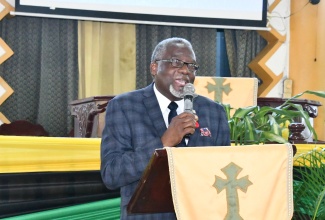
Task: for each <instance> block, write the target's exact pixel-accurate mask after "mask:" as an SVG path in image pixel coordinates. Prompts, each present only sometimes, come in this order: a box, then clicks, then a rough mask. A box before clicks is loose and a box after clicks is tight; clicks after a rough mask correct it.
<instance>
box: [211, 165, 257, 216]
mask: <svg viewBox="0 0 325 220" xmlns="http://www.w3.org/2000/svg"><path fill="white" fill-rule="evenodd" d="M221 171H222V172H223V173H224V174H225V175H226V177H227V179H222V178H221V177H219V176H215V177H216V180H215V182H214V184H213V186H214V187H215V188H216V189H217V193H220V192H221V191H222V190H224V189H226V198H227V215H226V217H225V218H224V219H225V220H240V219H243V218H242V217H241V216H240V214H239V199H238V192H237V189H240V190H241V191H243V192H246V191H247V188H248V186H250V185H252V184H253V183H252V182H251V181H249V179H248V175H247V176H244V177H242V178H240V179H237V176H238V174H239V173H240V172H241V171H242V168H241V167H239V166H238V165H236V164H235V163H233V162H231V163H229V164H228V165H227V166H225V167H224V168H222V169H221Z"/></svg>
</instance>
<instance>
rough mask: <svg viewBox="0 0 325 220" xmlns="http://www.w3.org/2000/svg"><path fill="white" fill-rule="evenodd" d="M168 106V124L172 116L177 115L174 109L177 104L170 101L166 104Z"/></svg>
mask: <svg viewBox="0 0 325 220" xmlns="http://www.w3.org/2000/svg"><path fill="white" fill-rule="evenodd" d="M168 108H169V109H170V112H169V115H168V124H170V122H171V121H172V118H174V117H175V116H176V115H177V111H176V109H177V108H178V105H177V104H176V102H171V103H170V104H169V105H168Z"/></svg>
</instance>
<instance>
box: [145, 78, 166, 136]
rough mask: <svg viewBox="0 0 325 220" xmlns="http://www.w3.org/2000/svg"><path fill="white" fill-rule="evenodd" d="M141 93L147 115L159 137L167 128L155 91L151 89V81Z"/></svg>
mask: <svg viewBox="0 0 325 220" xmlns="http://www.w3.org/2000/svg"><path fill="white" fill-rule="evenodd" d="M143 95H144V99H143V104H144V106H145V108H146V109H147V112H148V116H149V118H150V119H151V121H152V123H153V126H154V128H155V129H156V131H157V133H158V135H159V137H161V136H162V135H163V134H164V132H165V131H166V129H167V128H166V124H165V121H164V118H163V116H162V113H161V111H160V107H159V103H158V100H157V97H156V95H155V92H154V91H153V83H152V84H151V85H149V86H148V87H146V88H145V89H144V92H143Z"/></svg>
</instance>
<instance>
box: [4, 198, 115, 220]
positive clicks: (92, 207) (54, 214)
mask: <svg viewBox="0 0 325 220" xmlns="http://www.w3.org/2000/svg"><path fill="white" fill-rule="evenodd" d="M120 202H121V199H120V198H115V199H107V200H102V201H97V202H91V203H86V204H81V205H75V206H69V207H64V208H59V209H53V210H48V211H43V212H36V213H31V214H26V215H20V216H15V217H10V218H4V219H6V220H43V219H56V220H77V219H87V220H92V219H94V220H101V219H103V220H104V219H105V220H118V219H120Z"/></svg>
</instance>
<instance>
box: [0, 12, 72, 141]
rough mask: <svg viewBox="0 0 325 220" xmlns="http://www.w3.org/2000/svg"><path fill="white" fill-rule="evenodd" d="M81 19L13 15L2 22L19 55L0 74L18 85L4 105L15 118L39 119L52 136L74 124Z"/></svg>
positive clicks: (64, 133)
mask: <svg viewBox="0 0 325 220" xmlns="http://www.w3.org/2000/svg"><path fill="white" fill-rule="evenodd" d="M77 27H78V26H77V22H76V21H73V20H62V19H48V18H34V17H19V16H16V17H13V18H10V19H4V20H2V21H1V22H0V30H1V37H2V38H3V39H4V40H5V42H6V43H7V44H8V45H9V46H10V47H11V48H12V50H13V51H14V55H13V56H12V57H11V58H10V59H8V60H7V61H6V62H4V63H3V64H2V65H1V66H0V75H1V76H2V77H3V78H4V79H5V80H6V82H7V83H8V84H9V85H10V86H11V87H12V88H13V89H14V93H13V95H11V96H10V97H9V98H8V99H7V100H6V101H5V102H4V103H3V104H2V105H1V112H3V113H4V114H5V115H6V117H7V118H8V119H9V120H10V121H14V120H21V119H24V120H28V121H30V122H32V123H39V124H41V125H43V126H44V128H45V129H46V130H47V131H48V132H49V133H50V135H51V136H67V135H68V133H69V131H70V130H71V129H72V119H73V118H72V116H71V115H70V113H69V109H68V106H69V102H71V101H72V100H75V99H76V98H77V95H78V58H77V56H78V54H77V50H78V45H77V43H78V38H77V34H78V32H77Z"/></svg>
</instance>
